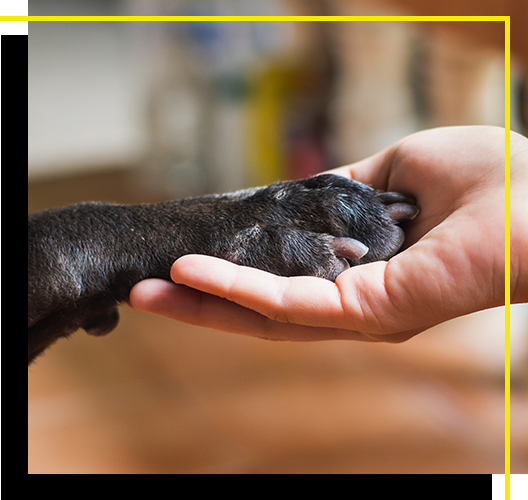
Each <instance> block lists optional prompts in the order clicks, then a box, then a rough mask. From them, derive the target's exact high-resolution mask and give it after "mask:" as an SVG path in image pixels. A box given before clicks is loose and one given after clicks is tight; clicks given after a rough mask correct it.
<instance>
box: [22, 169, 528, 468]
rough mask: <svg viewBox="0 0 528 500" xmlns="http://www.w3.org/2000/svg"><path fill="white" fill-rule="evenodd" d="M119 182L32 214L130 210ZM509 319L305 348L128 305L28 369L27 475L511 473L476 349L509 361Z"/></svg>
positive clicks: (41, 197)
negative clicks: (77, 208)
mask: <svg viewBox="0 0 528 500" xmlns="http://www.w3.org/2000/svg"><path fill="white" fill-rule="evenodd" d="M120 175H121V174H116V175H115V176H113V177H112V176H106V177H105V176H104V175H102V176H96V177H101V178H99V179H92V181H93V182H92V181H90V180H89V179H84V180H82V181H78V180H77V181H72V182H73V184H72V183H71V182H70V183H69V184H68V181H57V182H47V183H39V184H35V185H32V186H30V190H29V201H30V203H29V210H30V211H31V210H35V209H41V208H44V206H49V205H50V203H51V204H62V203H70V202H74V201H80V199H86V200H87V199H95V198H94V197H93V196H91V195H92V194H93V193H92V191H93V192H95V193H96V194H99V196H97V198H98V199H115V200H117V201H128V200H127V199H125V200H123V198H127V196H126V195H125V194H123V193H117V194H115V196H114V194H113V193H112V189H113V188H112V186H113V181H112V179H114V180H115V181H116V182H115V185H116V186H117V187H116V189H118V188H119V186H120V185H121V184H122V183H121V181H119V178H120ZM76 186H77V187H76ZM90 186H92V188H90ZM105 190H108V192H105ZM55 202H56V203H55ZM499 316H500V317H499ZM501 321H502V316H501V313H500V311H486V312H484V313H479V314H477V315H473V316H469V317H465V318H460V319H458V320H454V321H451V322H449V323H446V324H443V325H440V326H438V327H436V328H435V329H432V330H430V331H428V332H427V333H425V334H422V335H420V336H418V337H416V338H415V339H413V340H411V341H409V342H407V343H404V344H401V345H373V344H362V343H351V342H319V343H306V344H294V343H275V342H267V341H263V340H259V339H253V338H247V337H242V336H236V335H230V334H226V333H221V332H216V331H212V330H207V329H203V328H198V327H191V326H187V325H183V324H179V323H176V322H173V321H169V320H167V319H164V318H160V317H156V316H151V315H147V314H144V313H140V312H137V311H132V310H130V309H129V308H127V307H122V308H121V322H120V325H119V327H118V329H116V330H115V331H114V332H112V333H111V334H109V335H108V336H106V337H103V338H95V337H90V336H88V335H86V334H85V333H84V332H78V333H76V334H75V335H74V336H73V337H72V338H71V339H70V340H62V341H59V342H58V343H57V344H56V345H55V346H54V347H53V348H52V349H51V350H49V351H48V352H47V353H46V354H45V355H44V356H42V357H41V358H39V359H38V360H37V362H36V363H35V364H34V365H32V366H31V367H30V368H29V370H28V472H29V473H503V470H504V446H503V443H504V390H503V378H502V375H501V369H500V366H497V363H496V362H491V363H488V361H487V358H486V356H485V355H483V354H482V352H481V349H480V348H479V341H475V339H479V338H482V342H483V343H484V342H485V343H487V345H488V346H490V345H491V348H494V347H493V346H494V345H497V346H499V347H498V348H499V349H500V346H501V345H503V332H502V331H501V328H500V325H501ZM479 336H480V337H479ZM490 343H491V344H490ZM494 343H495V344H494ZM499 359H500V357H499ZM526 421H528V392H526V391H521V390H514V391H513V393H512V440H513V442H514V445H513V448H512V455H513V456H512V472H513V473H521V472H522V473H526V472H527V471H528V431H527V430H526V429H525V428H526V425H525V424H526Z"/></svg>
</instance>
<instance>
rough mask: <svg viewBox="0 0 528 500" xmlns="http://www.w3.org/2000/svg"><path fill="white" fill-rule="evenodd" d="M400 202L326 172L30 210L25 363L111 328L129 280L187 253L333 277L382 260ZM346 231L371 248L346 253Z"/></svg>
mask: <svg viewBox="0 0 528 500" xmlns="http://www.w3.org/2000/svg"><path fill="white" fill-rule="evenodd" d="M401 202H405V203H412V201H411V200H409V199H408V198H405V197H403V196H401V195H398V194H396V193H393V194H386V193H385V194H382V193H381V192H379V191H375V190H374V189H372V188H370V187H368V186H365V185H363V184H360V183H357V182H354V181H349V180H347V179H345V178H342V177H338V176H334V175H328V174H327V175H321V176H318V177H314V178H310V179H305V180H301V181H292V182H279V183H276V184H273V185H271V186H268V187H265V188H258V189H249V190H244V191H239V192H236V193H232V194H226V195H212V196H204V197H200V198H190V199H185V200H179V201H171V202H165V203H159V204H150V205H149V204H144V205H117V204H112V203H80V204H77V205H71V206H67V207H63V208H54V209H50V210H45V211H43V212H38V213H35V214H31V215H30V216H29V217H28V363H29V362H31V361H32V360H33V359H34V358H35V357H36V356H37V355H38V354H40V353H41V352H42V351H43V350H44V349H45V348H46V347H48V346H49V345H51V344H52V343H53V342H54V341H55V340H57V339H58V338H60V337H65V336H68V335H69V334H71V333H73V332H74V331H75V330H77V329H78V328H83V329H85V330H86V331H87V332H88V333H90V334H93V335H103V334H106V333H108V332H110V331H111V330H113V329H114V328H115V326H116V325H117V323H118V321H119V314H118V312H117V304H118V303H119V302H123V301H125V300H126V299H127V298H128V295H129V292H130V289H131V288H132V286H134V285H135V284H136V283H137V282H139V281H141V280H143V279H146V278H153V277H156V278H164V279H167V280H168V279H170V274H169V273H170V268H171V265H172V263H173V262H174V261H175V260H176V259H177V258H178V257H181V256H182V255H185V254H190V253H197V254H207V255H212V256H216V257H221V258H223V259H226V260H229V261H231V262H235V263H237V264H242V265H245V266H251V267H256V268H259V269H263V270H265V271H269V272H272V273H275V274H278V275H281V276H300V275H310V276H319V277H322V278H326V279H329V280H335V279H336V277H337V276H338V274H339V273H341V272H342V271H344V270H345V269H347V268H348V267H349V266H350V265H357V264H364V263H367V262H372V261H376V260H382V259H388V258H389V257H391V256H392V255H393V254H394V253H396V251H397V250H398V249H399V248H400V246H401V244H402V242H403V233H402V231H401V229H399V228H398V227H397V226H396V221H395V220H394V216H392V217H391V215H390V214H389V210H388V207H390V206H391V204H393V203H400V204H401ZM412 210H414V211H416V209H415V207H412ZM412 210H411V211H412ZM414 214H415V212H414ZM400 218H401V217H400ZM403 218H412V217H411V215H408V216H407V217H403ZM343 236H344V237H351V238H355V239H357V240H359V241H361V242H363V243H364V244H365V245H367V246H368V247H369V252H368V253H367V254H366V255H365V256H364V257H362V258H361V259H359V260H353V259H347V258H346V257H347V255H344V254H343V252H341V251H340V250H339V248H340V247H339V245H336V244H335V241H336V237H343ZM340 253H341V254H340ZM345 253H346V252H345Z"/></svg>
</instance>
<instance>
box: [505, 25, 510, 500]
mask: <svg viewBox="0 0 528 500" xmlns="http://www.w3.org/2000/svg"><path fill="white" fill-rule="evenodd" d="M504 31H505V41H504V60H505V89H506V92H505V94H506V95H505V117H504V128H505V130H506V137H505V139H506V140H505V169H504V170H505V171H504V176H505V177H504V180H505V182H504V189H505V225H504V226H505V248H504V257H505V258H504V267H505V280H504V282H505V286H504V304H505V325H504V326H505V329H504V331H505V356H504V400H505V401H504V409H505V415H504V485H505V499H506V500H510V452H511V450H510V443H511V440H510V19H509V18H508V19H506V21H505V22H504Z"/></svg>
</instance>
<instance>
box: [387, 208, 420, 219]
mask: <svg viewBox="0 0 528 500" xmlns="http://www.w3.org/2000/svg"><path fill="white" fill-rule="evenodd" d="M419 211H420V210H419V209H418V207H416V206H415V205H409V204H408V203H394V204H392V205H389V206H388V207H387V213H388V214H389V217H390V218H391V219H392V220H394V221H396V222H401V221H404V220H412V219H414V218H415V217H416V216H417V215H418V212H419Z"/></svg>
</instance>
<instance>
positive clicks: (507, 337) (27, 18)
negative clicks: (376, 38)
mask: <svg viewBox="0 0 528 500" xmlns="http://www.w3.org/2000/svg"><path fill="white" fill-rule="evenodd" d="M0 21H499V22H504V28H505V30H504V31H505V40H504V56H505V117H504V128H505V289H504V303H505V366H504V379H505V384H504V391H505V425H504V427H505V433H504V434H505V435H504V447H505V456H504V473H505V498H506V500H510V16H0Z"/></svg>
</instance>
